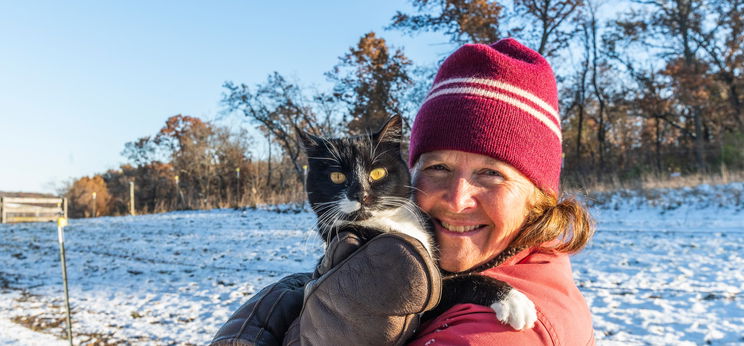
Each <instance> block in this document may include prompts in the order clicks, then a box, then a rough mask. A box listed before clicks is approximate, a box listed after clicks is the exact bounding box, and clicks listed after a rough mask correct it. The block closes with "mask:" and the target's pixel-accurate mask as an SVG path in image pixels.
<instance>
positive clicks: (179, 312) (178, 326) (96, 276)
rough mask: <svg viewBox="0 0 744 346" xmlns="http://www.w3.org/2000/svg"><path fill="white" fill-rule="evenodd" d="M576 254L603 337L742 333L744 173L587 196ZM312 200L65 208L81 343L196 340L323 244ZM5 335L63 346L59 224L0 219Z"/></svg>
mask: <svg viewBox="0 0 744 346" xmlns="http://www.w3.org/2000/svg"><path fill="white" fill-rule="evenodd" d="M587 203H589V204H590V205H592V210H593V213H594V215H595V217H596V218H597V220H598V225H599V230H598V232H597V234H596V236H595V237H594V239H593V241H592V243H591V245H590V246H589V247H588V248H587V249H586V250H585V251H584V252H582V253H580V254H578V255H576V256H575V257H574V258H573V269H574V275H575V278H576V281H577V283H578V285H579V286H580V288H581V290H582V291H583V293H584V295H585V297H586V298H587V301H588V303H589V304H590V306H591V308H592V312H593V314H594V328H595V330H596V338H597V341H598V343H599V344H606V345H611V344H617V345H628V344H631V345H632V344H655V345H661V344H669V345H681V344H690V345H693V344H704V343H710V344H744V297H743V296H742V290H743V289H744V270H742V268H743V267H744V183H733V184H728V185H722V186H701V187H697V188H694V189H679V190H654V191H645V192H643V193H639V192H632V191H624V192H616V193H612V194H604V195H596V196H592V197H591V198H589V199H587ZM313 222H314V217H313V215H312V214H311V213H309V212H301V213H292V212H284V213H282V212H276V211H270V210H244V211H233V210H215V211H193V212H173V213H167V214H160V215H143V216H136V217H103V218H97V219H84V220H72V221H71V223H70V225H69V226H68V227H67V228H66V231H65V247H66V250H67V266H68V277H69V281H70V297H71V301H72V307H73V332H74V334H75V340H76V342H75V343H76V344H77V343H83V344H86V343H93V342H99V343H105V342H108V343H127V344H142V345H145V344H158V345H160V344H205V343H207V342H209V340H210V339H211V337H212V336H213V335H214V333H215V332H216V331H217V328H218V327H219V326H220V325H221V324H222V322H224V321H225V320H227V318H228V317H229V315H230V314H231V313H232V312H233V311H234V310H235V309H237V308H238V307H239V306H240V304H241V303H242V302H244V301H246V300H247V299H248V298H249V297H250V296H251V295H252V294H253V293H255V292H256V291H257V290H259V289H260V288H262V287H263V286H265V285H267V284H268V283H271V282H273V281H275V280H276V279H277V278H278V277H281V276H283V275H285V274H288V273H292V272H297V271H310V270H311V269H312V267H313V265H314V264H315V261H316V259H317V258H318V257H319V256H320V255H321V245H320V241H319V239H318V238H317V237H316V235H315V233H314V231H312V225H313ZM0 260H1V261H2V262H1V263H2V265H1V266H0V345H10V344H22V345H53V344H59V345H62V344H64V343H65V342H64V341H63V340H62V339H59V338H55V336H56V337H62V336H63V335H64V327H65V324H64V316H65V315H64V310H63V309H64V308H63V307H64V300H63V292H62V280H61V270H60V265H59V250H58V245H57V235H56V227H55V225H53V224H51V223H38V224H12V225H0Z"/></svg>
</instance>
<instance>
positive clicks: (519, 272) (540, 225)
mask: <svg viewBox="0 0 744 346" xmlns="http://www.w3.org/2000/svg"><path fill="white" fill-rule="evenodd" d="M560 123H561V122H560V119H559V116H558V92H557V86H556V82H555V77H554V75H553V70H552V68H551V67H550V65H549V64H548V62H547V61H546V60H545V59H544V58H543V57H542V56H540V54H538V53H537V52H535V51H533V50H531V49H529V48H527V47H525V46H524V45H522V44H520V43H519V42H517V41H516V40H513V39H505V40H501V41H499V42H496V43H494V44H492V45H484V44H468V45H465V46H463V47H461V48H460V49H458V50H457V51H456V52H455V53H453V54H452V55H451V56H450V57H448V58H447V59H446V60H445V61H444V63H443V64H442V66H441V67H440V69H439V72H438V73H437V76H436V78H435V80H434V86H433V87H432V89H431V91H430V92H429V96H428V97H427V98H426V100H425V101H424V104H423V105H422V106H421V108H420V110H419V112H418V114H417V115H416V119H415V121H414V124H413V127H412V130H411V143H410V154H409V155H410V156H409V161H408V164H409V165H410V167H409V168H411V173H412V181H413V189H414V190H415V193H414V194H415V196H413V197H414V198H415V202H416V204H417V205H418V207H419V208H420V209H421V210H423V211H424V212H426V213H427V214H428V215H429V216H430V219H431V223H432V231H433V233H434V235H435V238H436V245H437V247H438V251H439V252H438V260H439V263H438V265H439V267H440V269H441V274H444V275H443V277H444V280H439V275H440V271H438V270H435V269H433V267H434V265H433V264H432V263H431V259H430V257H428V256H420V253H422V252H424V251H423V250H421V249H419V250H416V249H417V247H418V248H423V246H422V245H421V244H418V243H419V242H418V241H416V240H415V239H406V238H405V237H400V238H395V237H391V234H386V235H381V236H377V237H373V238H371V239H369V240H368V241H367V242H365V243H364V244H363V245H361V246H359V243H358V242H356V243H354V244H355V245H354V244H352V245H350V247H352V248H353V249H352V250H348V249H347V250H339V248H342V249H343V247H340V246H333V245H329V246H328V248H327V252H326V258H325V259H324V260H323V261H322V262H321V264H320V265H319V268H320V267H323V266H324V265H325V264H327V263H329V262H330V263H337V264H338V265H337V266H327V268H326V269H328V268H331V269H330V270H328V271H320V270H316V273H315V274H318V275H316V276H315V277H313V280H311V281H309V283H308V284H307V286H306V287H305V288H304V290H303V288H302V287H301V285H299V286H297V285H295V286H292V287H291V288H281V286H280V285H282V284H286V283H287V282H288V281H286V280H282V281H279V283H277V284H276V285H274V286H271V287H274V288H277V287H278V289H279V290H280V292H284V293H287V294H288V295H289V294H292V292H294V293H297V292H304V293H305V297H304V300H302V303H303V307H302V309H301V312H296V313H294V314H290V315H291V316H290V318H293V317H294V316H295V315H296V314H299V318H297V319H295V320H294V321H291V320H283V322H282V323H286V324H289V323H292V326H291V327H289V331H287V332H286V334H285V333H284V331H286V330H287V326H286V325H282V324H281V323H271V321H269V322H268V323H264V322H263V321H260V320H259V319H256V318H253V319H252V320H251V319H250V318H248V319H242V318H239V317H236V318H234V319H233V320H232V321H228V324H226V326H228V327H223V332H222V333H218V337H216V338H215V340H216V341H225V342H227V341H230V342H232V341H234V340H245V339H246V337H247V338H250V337H251V336H250V335H248V336H243V335H239V334H230V333H228V332H226V331H230V330H232V329H231V328H229V324H230V323H232V324H233V325H235V327H238V326H246V325H251V323H252V324H254V325H257V326H259V327H261V328H268V329H269V330H272V331H273V332H274V333H275V334H274V336H275V337H276V339H278V340H281V339H282V338H283V339H284V342H285V343H286V342H287V341H289V344H297V343H299V344H313V345H314V344H318V345H320V344H323V345H325V344H337V343H338V344H355V345H379V344H396V345H397V344H403V343H405V344H408V345H426V346H429V345H436V344H440V345H494V344H504V345H542V344H547V345H561V344H565V345H591V344H594V331H593V330H592V321H591V314H590V312H589V308H588V306H587V304H586V302H585V301H584V298H583V296H582V295H581V293H580V292H579V290H578V288H577V287H576V284H575V283H574V281H573V278H572V271H571V263H570V261H569V257H568V255H569V254H571V253H574V252H576V251H579V250H581V249H582V248H583V247H584V246H585V245H586V244H587V242H588V241H589V238H590V237H591V235H592V233H593V225H592V222H591V217H590V215H589V213H588V212H587V211H586V209H585V208H584V207H583V206H582V205H581V204H579V203H578V202H576V201H575V200H573V199H570V198H569V199H565V198H563V199H561V198H559V197H560V194H559V191H560V189H559V177H560V172H561V165H562V162H561V154H562V152H561V151H562V149H561V138H562V137H561V130H560ZM399 173H400V172H399ZM380 174H382V172H379V173H374V174H370V177H369V179H367V178H366V176H365V177H364V178H365V179H361V180H364V181H367V180H375V179H377V178H376V177H377V176H378V175H380ZM383 176H384V174H383ZM324 177H325V176H324ZM325 190H332V189H331V187H329V188H327V189H321V190H320V191H315V192H316V193H325V192H326V191H325ZM316 193H314V194H311V195H310V199H311V202H312V199H313V198H314V197H313V196H314V195H315V194H316ZM352 195H353V194H352ZM354 208H356V206H354ZM350 209H351V208H350ZM339 238H340V237H336V238H335V239H339ZM396 239H397V240H396ZM341 242H342V241H339V243H341ZM331 243H333V242H331ZM350 243H353V242H350ZM337 244H338V243H337ZM339 254H340V255H339ZM381 264H382V265H381ZM316 278H317V279H316ZM308 280H310V279H308ZM489 283H490V284H489ZM505 287H508V289H505ZM512 288H513V289H512ZM293 290H294V291H293ZM269 291H271V289H269ZM489 293H490V294H495V295H498V298H497V300H496V301H495V302H494V301H493V300H490V301H489V303H488V304H490V306H486V305H488V304H483V302H484V300H481V299H473V300H465V301H466V302H477V303H478V304H471V303H462V302H463V301H457V302H454V303H455V304H451V303H453V297H455V296H457V295H460V294H467V295H472V296H474V297H476V296H478V297H482V296H487V295H488V294H489ZM277 294H278V293H277ZM440 297H441V300H440ZM263 299H264V298H263V296H261V297H259V298H256V299H252V300H254V302H253V303H251V302H249V303H247V304H246V305H244V306H243V307H241V310H243V311H260V310H261V309H262V308H264V309H267V310H271V309H273V307H274V306H284V307H287V306H291V304H289V303H287V302H283V301H281V300H282V298H281V297H279V298H277V299H273V298H267V299H269V300H270V301H267V302H264V303H261V301H262V300H263ZM436 301H439V305H438V306H435V305H436ZM487 301H488V300H487ZM294 302H295V304H297V305H299V304H300V300H296V301H294ZM490 302H493V303H490ZM257 309H258V310H257ZM294 309H296V311H298V310H300V309H299V307H296V306H295V308H294ZM269 312H271V311H269ZM280 312H281V311H280ZM421 312H426V313H425V314H423V315H421V314H420V313H421ZM239 315H240V314H239V313H236V315H234V316H239ZM269 315H270V316H273V314H269ZM504 316H509V317H504ZM512 317H513V319H512ZM419 319H421V322H422V323H421V324H420V325H419ZM319 326H323V328H320V327H319ZM279 327H281V328H279ZM241 328H242V327H241ZM272 328H273V329H272ZM240 330H244V329H240ZM261 330H263V329H261ZM248 334H250V333H248ZM251 335H252V334H251ZM262 335H263V334H261V333H259V334H257V336H256V338H255V339H254V340H256V341H260V340H258V336H262ZM380 336H382V337H380ZM328 340H333V341H334V342H328ZM256 344H259V343H258V342H256Z"/></svg>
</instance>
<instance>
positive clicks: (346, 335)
mask: <svg viewBox="0 0 744 346" xmlns="http://www.w3.org/2000/svg"><path fill="white" fill-rule="evenodd" d="M334 242H335V243H334ZM359 243H360V242H359V240H358V238H356V236H355V235H353V234H351V233H342V234H341V235H339V237H338V239H337V240H336V239H334V241H332V242H331V244H329V247H328V250H329V251H327V252H326V256H324V258H323V261H321V263H320V264H319V266H318V270H317V271H316V274H319V277H318V278H317V279H316V280H313V281H311V282H309V283H308V284H307V286H306V287H305V303H304V306H303V308H302V313H301V315H300V318H298V319H297V320H296V321H295V322H294V323H292V325H291V326H290V328H289V331H288V332H287V335H286V336H285V339H284V343H285V344H288V345H400V344H403V343H405V342H406V340H407V339H409V338H410V337H411V336H412V335H413V333H414V332H415V330H416V328H417V327H418V324H419V317H420V314H421V313H423V312H424V311H427V310H430V309H432V308H434V307H435V306H436V305H437V304H438V303H439V299H440V296H441V288H442V286H441V277H440V274H439V270H438V269H437V266H436V264H435V263H434V261H433V260H432V259H431V258H430V257H429V255H428V253H427V252H426V249H425V248H424V246H423V245H422V244H421V243H420V242H419V241H418V240H416V239H415V238H413V237H410V236H407V235H404V234H399V233H384V234H382V235H379V236H377V237H375V238H372V239H371V240H369V241H367V242H366V243H364V244H361V245H358V244H359ZM355 246H356V247H358V248H355Z"/></svg>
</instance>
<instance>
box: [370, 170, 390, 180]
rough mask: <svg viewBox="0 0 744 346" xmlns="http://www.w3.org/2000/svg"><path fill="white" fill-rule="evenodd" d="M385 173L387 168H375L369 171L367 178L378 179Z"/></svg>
mask: <svg viewBox="0 0 744 346" xmlns="http://www.w3.org/2000/svg"><path fill="white" fill-rule="evenodd" d="M386 175H387V170H386V169H385V168H375V169H373V170H372V171H371V172H369V178H370V179H372V181H377V180H380V179H382V178H384V177H385V176H386Z"/></svg>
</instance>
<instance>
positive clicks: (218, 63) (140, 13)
mask: <svg viewBox="0 0 744 346" xmlns="http://www.w3.org/2000/svg"><path fill="white" fill-rule="evenodd" d="M396 10H404V11H410V5H409V4H408V2H405V1H380V0H365V1H348V0H345V1H342V0H338V1H210V2H196V1H117V2H115V1H23V2H22V1H9V0H8V1H6V0H0V52H1V54H0V148H3V150H2V154H0V191H42V192H52V191H53V190H54V187H55V185H58V184H59V183H60V182H62V181H65V180H68V179H69V178H71V177H80V176H84V175H92V174H95V173H100V172H104V171H105V170H107V169H110V168H115V167H118V165H119V164H121V163H123V162H124V158H123V157H121V155H120V152H121V151H122V149H123V148H124V143H126V142H128V141H132V140H135V139H137V138H139V137H142V136H146V135H152V134H154V133H155V132H157V130H158V129H159V128H160V127H161V126H162V125H163V123H164V121H165V119H166V118H167V117H169V116H171V115H174V114H179V113H182V114H188V115H194V116H199V117H202V118H204V119H208V120H209V119H214V118H215V117H216V116H218V115H219V113H220V111H221V106H220V105H219V101H220V99H221V95H222V84H223V83H224V82H225V81H226V80H232V81H235V82H242V83H247V84H249V85H251V84H256V83H259V82H263V81H264V80H265V78H266V76H267V75H268V74H269V73H271V72H272V71H278V72H280V73H282V74H283V75H285V76H288V77H290V78H295V79H296V80H297V81H299V82H300V83H301V84H303V85H306V86H312V85H315V86H317V87H319V88H325V87H327V86H328V83H327V82H326V80H325V77H324V76H323V73H324V72H326V71H329V70H330V69H331V68H332V67H333V66H334V65H335V64H336V63H337V62H338V57H339V56H341V55H343V54H344V53H345V52H346V51H347V50H348V49H349V47H351V46H352V45H354V44H356V42H357V41H358V40H359V38H360V37H361V36H362V35H363V34H364V33H366V32H369V31H375V32H377V33H378V35H380V36H382V37H384V38H385V39H387V40H388V42H389V43H390V44H392V45H394V46H397V47H401V48H403V49H404V51H405V53H406V55H407V56H408V57H409V58H411V59H412V60H413V61H414V62H415V63H417V64H431V63H433V62H435V61H437V60H438V59H440V58H441V57H443V56H446V55H447V54H448V53H449V52H450V51H451V49H453V48H454V47H453V46H452V45H450V44H448V43H447V39H446V38H445V37H443V36H441V35H436V34H424V35H416V36H414V37H409V36H404V35H402V34H401V33H400V32H397V31H385V30H384V27H385V26H386V25H387V24H389V23H390V18H391V17H392V16H393V14H394V13H395V11H396ZM226 122H227V123H228V124H230V125H231V126H246V125H245V124H243V125H241V121H240V120H238V119H237V118H235V119H228V120H226Z"/></svg>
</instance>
